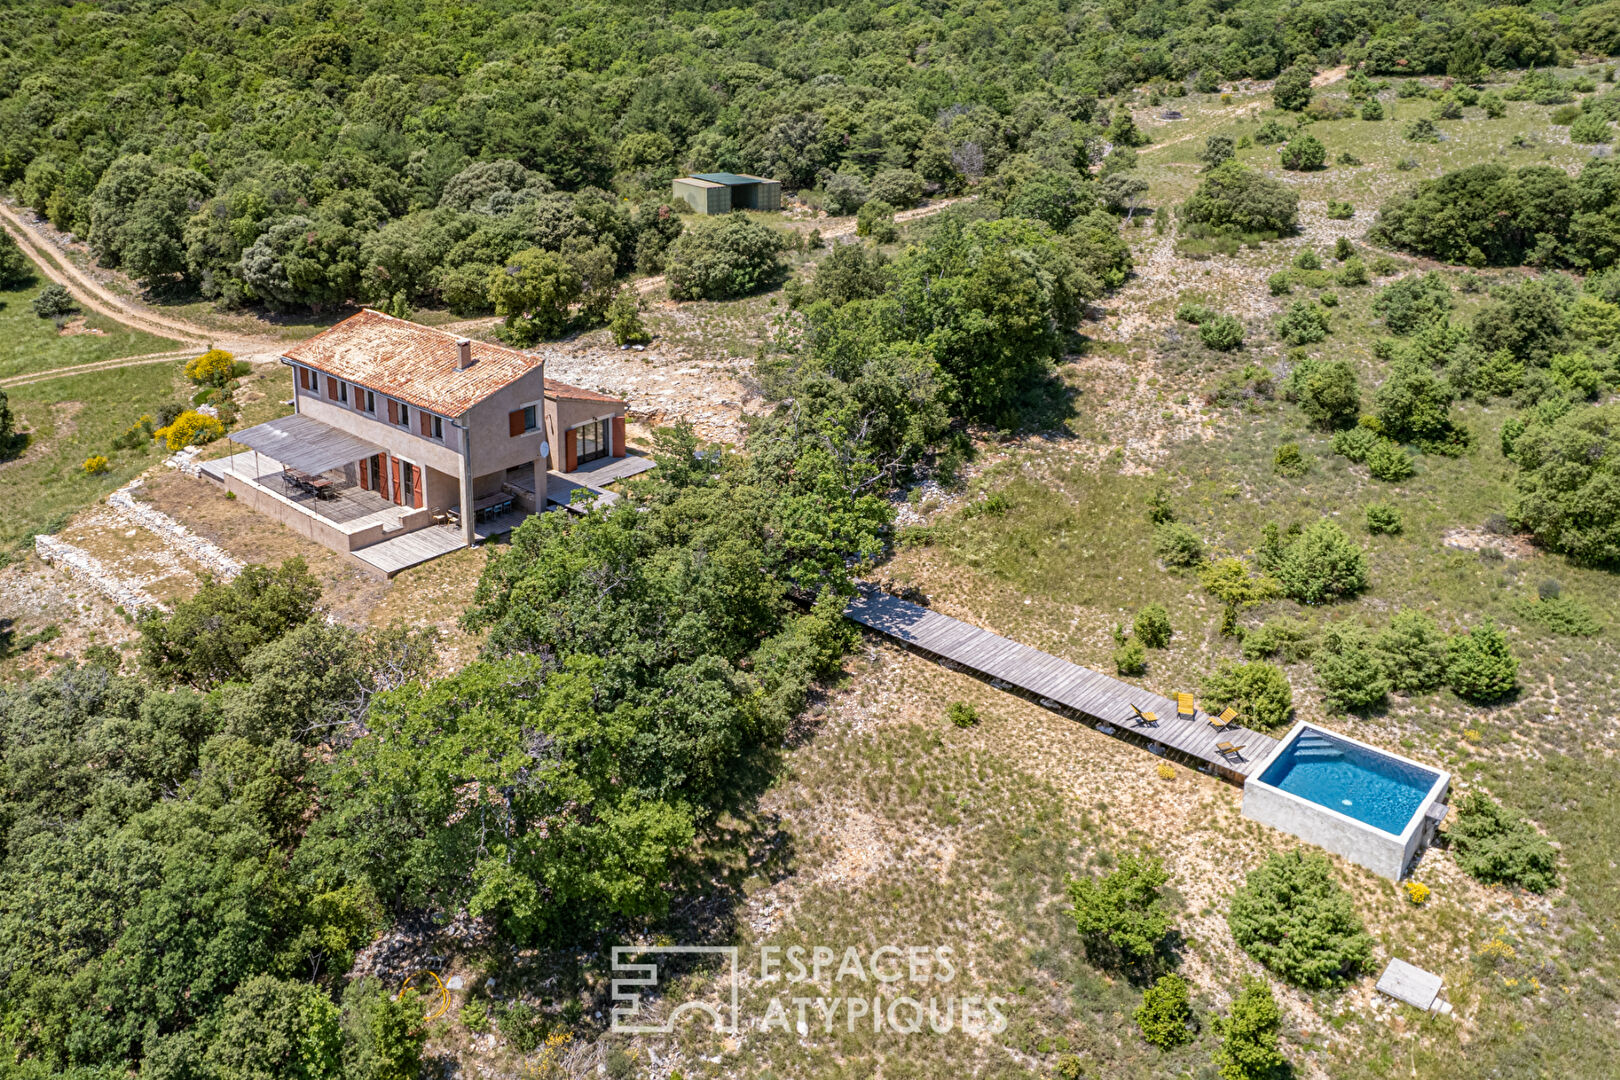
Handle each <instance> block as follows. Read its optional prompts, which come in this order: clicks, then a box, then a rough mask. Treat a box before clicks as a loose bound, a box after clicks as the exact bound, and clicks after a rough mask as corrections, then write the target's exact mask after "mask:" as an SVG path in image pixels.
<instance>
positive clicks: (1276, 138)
mask: <svg viewBox="0 0 1620 1080" xmlns="http://www.w3.org/2000/svg"><path fill="white" fill-rule="evenodd" d="M1288 136H1289V128H1287V127H1286V126H1284V124H1283V123H1282V121H1280V120H1278V119H1277V118H1275V117H1272V118H1271V119H1269V120H1267V121H1266V122H1265V123H1263V124H1261V125H1260V130H1259V131H1256V132H1255V133H1254V141H1255V142H1257V143H1259V144H1260V145H1261V146H1276V145H1277V144H1278V143H1280V142H1287V141H1288Z"/></svg>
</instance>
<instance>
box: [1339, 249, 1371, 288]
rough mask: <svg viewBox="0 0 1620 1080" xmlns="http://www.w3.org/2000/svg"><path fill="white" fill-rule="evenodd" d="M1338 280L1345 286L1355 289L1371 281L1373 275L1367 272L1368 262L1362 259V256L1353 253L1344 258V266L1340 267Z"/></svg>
mask: <svg viewBox="0 0 1620 1080" xmlns="http://www.w3.org/2000/svg"><path fill="white" fill-rule="evenodd" d="M1337 281H1338V282H1339V284H1340V285H1343V286H1344V287H1345V288H1347V289H1353V288H1355V287H1357V286H1359V285H1367V284H1369V283H1371V281H1372V275H1371V274H1369V273H1367V264H1366V263H1364V262H1362V261H1361V256H1360V255H1352V256H1350V257H1349V258H1347V259H1345V260H1344V265H1343V266H1341V267H1339V273H1338V275H1337Z"/></svg>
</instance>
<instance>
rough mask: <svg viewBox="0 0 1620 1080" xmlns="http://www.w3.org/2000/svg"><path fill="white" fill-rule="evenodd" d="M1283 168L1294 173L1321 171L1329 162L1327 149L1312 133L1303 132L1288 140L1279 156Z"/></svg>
mask: <svg viewBox="0 0 1620 1080" xmlns="http://www.w3.org/2000/svg"><path fill="white" fill-rule="evenodd" d="M1279 158H1280V160H1281V162H1282V167H1283V168H1285V169H1288V170H1290V171H1292V172H1309V171H1311V170H1314V169H1320V168H1321V167H1322V166H1323V165H1324V164H1326V162H1327V147H1325V146H1323V145H1322V140H1320V139H1318V138H1317V137H1316V136H1315V135H1312V134H1311V133H1310V132H1301V133H1299V134H1297V135H1295V136H1294V137H1293V138H1292V139H1289V140H1288V144H1287V145H1286V146H1284V147H1283V148H1282V153H1281V154H1280V155H1279Z"/></svg>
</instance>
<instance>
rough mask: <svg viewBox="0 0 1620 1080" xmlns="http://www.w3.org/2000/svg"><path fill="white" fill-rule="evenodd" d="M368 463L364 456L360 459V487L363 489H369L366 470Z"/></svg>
mask: <svg viewBox="0 0 1620 1080" xmlns="http://www.w3.org/2000/svg"><path fill="white" fill-rule="evenodd" d="M370 464H371V463H370V462H368V461H367V460H366V459H365V458H361V459H360V487H361V489H362V490H365V491H370V490H371V481H370V479H369V475H370V474H369V473H368V472H367V471H366V470H367V468H368V466H369V465H370Z"/></svg>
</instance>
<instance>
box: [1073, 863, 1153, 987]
mask: <svg viewBox="0 0 1620 1080" xmlns="http://www.w3.org/2000/svg"><path fill="white" fill-rule="evenodd" d="M1169 880H1170V875H1169V873H1168V872H1167V871H1166V870H1165V868H1164V864H1163V863H1161V862H1160V861H1159V860H1158V859H1156V858H1153V857H1151V856H1148V857H1144V856H1140V855H1135V854H1127V855H1123V856H1121V857H1120V860H1119V865H1118V866H1117V867H1116V868H1115V869H1114V870H1113V871H1112V872H1110V873H1108V874H1107V875H1105V876H1103V877H1101V878H1094V877H1090V876H1087V877H1081V878H1071V879H1070V880H1069V883H1068V893H1069V903H1070V904H1071V905H1073V909H1072V911H1071V915H1072V917H1073V918H1074V925H1075V929H1076V930H1078V931H1079V932H1080V940H1081V942H1082V943H1083V944H1084V946H1085V949H1086V953H1087V955H1088V956H1089V957H1090V958H1091V960H1092V962H1093V963H1096V964H1099V965H1100V966H1104V967H1118V966H1122V965H1123V966H1131V967H1146V966H1149V965H1150V964H1151V962H1152V961H1153V960H1154V959H1155V958H1156V957H1157V955H1158V952H1159V947H1160V945H1161V944H1163V942H1164V936H1165V935H1166V934H1168V933H1169V932H1170V927H1171V925H1172V922H1171V918H1170V914H1169V912H1168V910H1167V905H1166V903H1165V900H1164V897H1163V896H1162V895H1161V894H1160V892H1159V887H1160V886H1161V885H1163V884H1164V883H1165V882H1167V881H1169Z"/></svg>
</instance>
